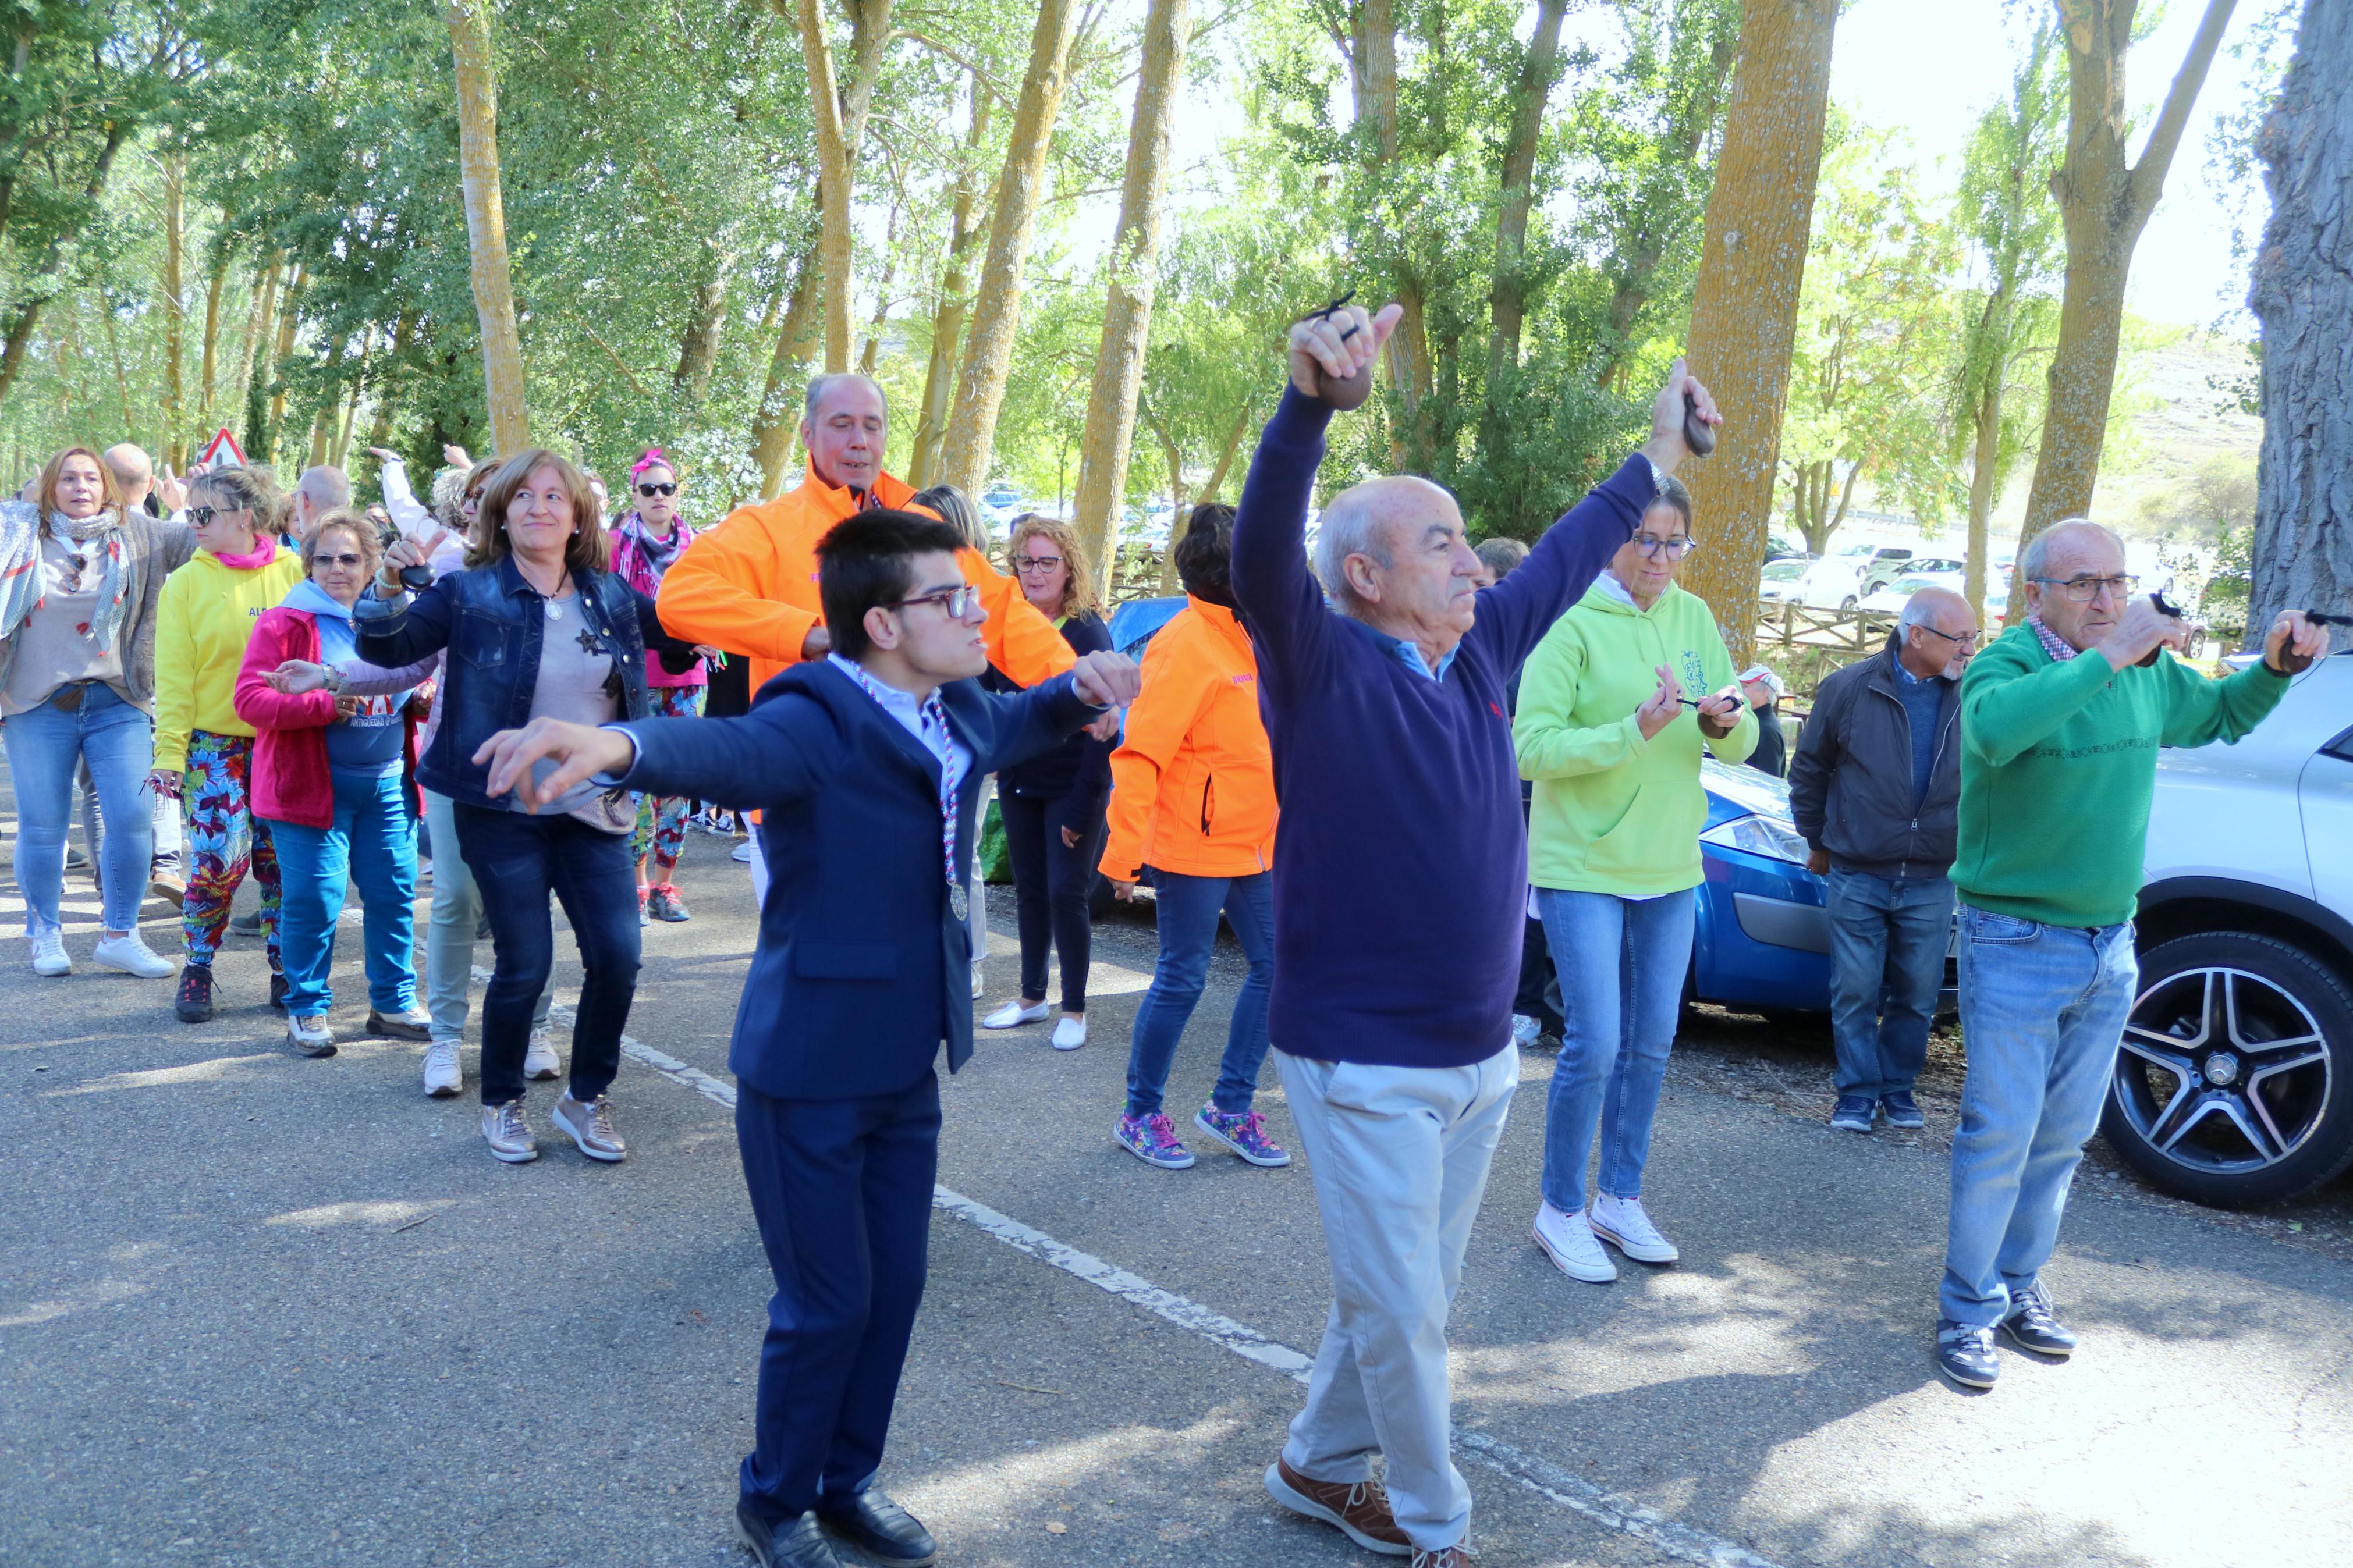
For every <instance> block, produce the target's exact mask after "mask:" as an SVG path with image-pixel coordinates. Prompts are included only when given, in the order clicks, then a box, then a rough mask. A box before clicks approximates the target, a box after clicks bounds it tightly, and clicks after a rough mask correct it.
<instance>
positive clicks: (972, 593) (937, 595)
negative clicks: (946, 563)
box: [882, 583, 980, 621]
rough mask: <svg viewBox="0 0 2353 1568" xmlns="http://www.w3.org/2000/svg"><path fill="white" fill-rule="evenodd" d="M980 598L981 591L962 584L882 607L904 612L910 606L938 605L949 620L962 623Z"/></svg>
mask: <svg viewBox="0 0 2353 1568" xmlns="http://www.w3.org/2000/svg"><path fill="white" fill-rule="evenodd" d="M979 598H980V591H979V590H978V589H977V588H975V587H974V586H973V585H972V584H969V583H960V584H957V585H956V586H955V587H953V588H942V589H939V590H937V591H936V592H934V593H930V594H918V595H915V596H914V597H913V598H912V599H894V600H892V602H891V603H889V604H887V605H883V606H882V607H883V608H884V609H886V610H903V609H905V608H907V607H908V606H909V605H938V606H939V607H940V608H941V609H943V610H945V611H946V612H947V613H948V619H950V620H952V621H960V620H962V619H964V613H965V611H966V610H968V609H970V608H971V607H972V606H973V605H975V604H976V603H977V602H978V601H979Z"/></svg>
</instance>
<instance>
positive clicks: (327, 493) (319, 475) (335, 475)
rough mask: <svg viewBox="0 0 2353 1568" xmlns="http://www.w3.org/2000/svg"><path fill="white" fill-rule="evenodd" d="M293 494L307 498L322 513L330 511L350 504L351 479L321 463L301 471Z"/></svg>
mask: <svg viewBox="0 0 2353 1568" xmlns="http://www.w3.org/2000/svg"><path fill="white" fill-rule="evenodd" d="M294 493H295V494H296V495H299V496H306V497H308V498H309V499H310V502H311V505H312V506H313V507H316V508H317V509H318V510H321V511H322V512H323V511H332V510H335V509H336V508H337V507H342V506H349V505H351V504H352V477H351V476H350V475H349V474H346V473H345V472H343V469H341V468H335V467H333V466H332V465H330V464H323V463H322V464H321V465H320V466H319V467H317V468H305V469H303V470H302V477H301V479H297V480H295V481H294Z"/></svg>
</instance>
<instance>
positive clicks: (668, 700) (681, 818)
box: [629, 686, 709, 882]
mask: <svg viewBox="0 0 2353 1568" xmlns="http://www.w3.org/2000/svg"><path fill="white" fill-rule="evenodd" d="M708 690H709V688H708V687H702V686H651V687H648V688H647V689H646V704H647V710H646V717H648V718H649V719H700V718H702V699H703V694H704V693H705V692H706V691H708ZM693 804H694V803H693V802H692V801H691V800H689V799H688V798H687V797H686V796H684V795H669V796H664V797H660V798H657V797H655V796H653V795H639V796H638V826H637V831H636V832H634V833H633V834H631V835H630V836H629V858H631V859H632V860H642V859H644V858H646V850H647V849H648V848H649V847H650V848H651V849H652V850H653V852H654V864H653V873H652V874H653V879H654V880H655V881H657V882H667V881H669V880H670V872H671V870H672V869H673V868H676V867H677V865H678V857H679V853H680V852H681V850H683V849H684V848H685V847H686V818H687V808H688V807H690V806H691V805H693Z"/></svg>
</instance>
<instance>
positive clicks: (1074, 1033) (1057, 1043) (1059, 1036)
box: [1054, 1018, 1087, 1051]
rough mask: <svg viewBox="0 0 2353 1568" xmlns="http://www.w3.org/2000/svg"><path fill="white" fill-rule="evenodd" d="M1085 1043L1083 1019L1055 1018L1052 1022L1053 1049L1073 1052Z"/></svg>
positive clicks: (1084, 1023) (1084, 1022) (1085, 1022)
mask: <svg viewBox="0 0 2353 1568" xmlns="http://www.w3.org/2000/svg"><path fill="white" fill-rule="evenodd" d="M1086 1043H1087V1021H1086V1020H1085V1019H1084V1018H1057V1019H1056V1020H1055V1021H1054V1048H1055V1049H1056V1050H1058V1051H1075V1050H1077V1049H1078V1048H1079V1047H1081V1046H1083V1045H1085V1044H1086Z"/></svg>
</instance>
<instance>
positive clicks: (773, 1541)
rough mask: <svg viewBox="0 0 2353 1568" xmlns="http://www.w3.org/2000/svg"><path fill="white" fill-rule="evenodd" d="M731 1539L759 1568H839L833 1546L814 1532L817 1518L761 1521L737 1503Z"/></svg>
mask: <svg viewBox="0 0 2353 1568" xmlns="http://www.w3.org/2000/svg"><path fill="white" fill-rule="evenodd" d="M735 1539H736V1540H738V1541H740V1542H743V1543H744V1550H745V1551H747V1552H751V1554H752V1555H753V1556H754V1557H756V1558H758V1559H759V1560H760V1568H841V1559H840V1558H839V1557H836V1556H835V1555H834V1554H833V1543H832V1542H829V1541H828V1540H826V1538H825V1531H822V1530H820V1529H818V1522H817V1515H815V1514H813V1513H805V1514H803V1515H801V1516H800V1518H798V1519H788V1520H786V1521H783V1522H781V1523H778V1522H776V1521H770V1520H767V1519H764V1518H762V1517H761V1516H760V1515H759V1514H756V1513H754V1512H753V1511H752V1508H751V1505H750V1504H748V1503H745V1502H743V1501H741V1500H738V1501H737V1502H736V1504H735Z"/></svg>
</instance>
